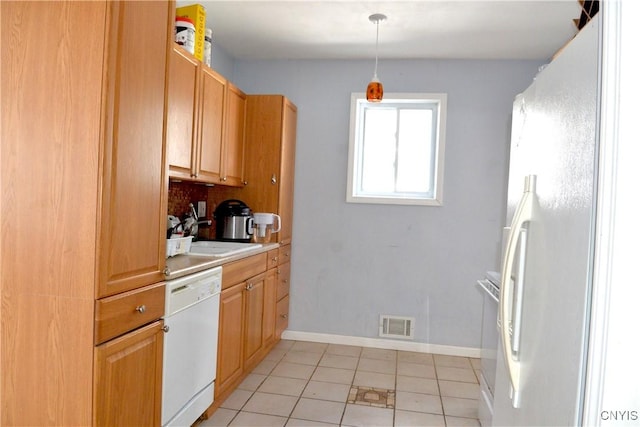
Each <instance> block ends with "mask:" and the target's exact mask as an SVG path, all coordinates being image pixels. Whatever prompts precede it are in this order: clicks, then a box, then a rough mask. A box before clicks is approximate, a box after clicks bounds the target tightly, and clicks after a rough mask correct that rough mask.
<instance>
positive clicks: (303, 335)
mask: <svg viewBox="0 0 640 427" xmlns="http://www.w3.org/2000/svg"><path fill="white" fill-rule="evenodd" d="M282 339H285V340H294V341H311V342H321V343H327V344H344V345H356V346H359V347H372V348H383V349H387V350H403V351H415V352H419V353H434V354H443V355H447V356H462V357H475V358H479V357H480V349H479V348H473V347H457V346H452V345H439V344H426V343H419V342H410V341H397V340H388V339H382V338H366V337H353V336H348V335H334V334H320V333H316V332H302V331H290V330H288V329H287V330H285V331H284V332H282Z"/></svg>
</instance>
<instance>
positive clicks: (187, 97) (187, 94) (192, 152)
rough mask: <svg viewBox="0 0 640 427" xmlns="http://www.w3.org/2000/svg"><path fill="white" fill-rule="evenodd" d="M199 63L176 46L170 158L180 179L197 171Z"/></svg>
mask: <svg viewBox="0 0 640 427" xmlns="http://www.w3.org/2000/svg"><path fill="white" fill-rule="evenodd" d="M138 19H139V17H138ZM198 65H199V62H198V61H197V60H196V59H195V58H194V57H193V56H191V55H189V54H188V53H187V52H185V51H184V50H183V49H182V48H181V47H180V46H178V45H174V46H173V49H172V50H171V56H170V63H169V85H168V86H169V87H168V94H167V96H168V101H167V161H168V163H169V176H173V177H176V178H187V179H193V178H195V177H196V174H197V171H196V168H195V165H196V154H197V151H196V147H197V137H198V135H197V132H196V130H197V129H198V126H199V124H198V102H199V99H198V92H199V83H200V82H199V76H200V71H199V70H200V69H199V67H198Z"/></svg>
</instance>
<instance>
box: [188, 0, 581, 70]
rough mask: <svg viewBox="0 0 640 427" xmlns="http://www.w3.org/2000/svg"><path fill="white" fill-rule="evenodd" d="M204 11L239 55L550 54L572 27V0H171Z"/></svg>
mask: <svg viewBox="0 0 640 427" xmlns="http://www.w3.org/2000/svg"><path fill="white" fill-rule="evenodd" d="M195 2H198V3H200V4H202V5H203V6H205V8H206V11H207V27H209V28H212V29H213V44H214V49H215V46H220V47H222V48H223V49H224V50H225V51H226V52H228V53H229V54H230V55H232V56H233V57H235V58H242V59H361V58H373V57H374V56H375V39H376V25H375V24H374V23H371V22H370V21H369V19H368V17H369V15H371V14H373V13H383V14H385V15H387V17H388V19H387V20H386V21H383V22H381V23H380V29H379V30H380V36H379V38H380V45H379V56H380V58H394V59H422V58H441V59H542V60H546V59H549V58H550V57H551V56H552V55H553V54H554V53H555V52H556V51H557V50H558V49H559V48H561V47H562V46H563V45H564V44H565V43H566V42H567V41H569V40H570V39H571V38H572V37H573V36H574V35H575V34H576V32H577V30H576V27H575V25H574V23H573V20H574V19H576V18H579V17H580V11H581V8H580V5H579V4H578V1H577V0H556V1H541V0H532V1H525V0H501V1H484V0H471V1H461V0H450V1H436V0H409V1H401V0H398V1H393V0H391V1H390V0H386V1H375V0H374V1H349V0H331V1H311V0H289V1H265V0H262V1H246V0H231V1H219V0H205V1H197V0H196V1H177V5H178V6H184V5H189V4H193V3H195Z"/></svg>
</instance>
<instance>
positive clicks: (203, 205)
mask: <svg viewBox="0 0 640 427" xmlns="http://www.w3.org/2000/svg"><path fill="white" fill-rule="evenodd" d="M206 216H207V202H205V201H204V200H200V201H199V202H198V218H205V217H206Z"/></svg>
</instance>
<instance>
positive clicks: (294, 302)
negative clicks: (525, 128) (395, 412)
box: [231, 60, 540, 347]
mask: <svg viewBox="0 0 640 427" xmlns="http://www.w3.org/2000/svg"><path fill="white" fill-rule="evenodd" d="M539 65H540V63H539V62H537V61H536V62H532V61H466V60H458V61H452V60H434V61H422V60H395V61H390V60H382V61H381V63H380V67H379V73H378V74H379V76H380V78H381V80H382V82H383V83H384V87H385V90H386V91H387V92H388V93H390V92H445V93H447V94H448V111H447V129H446V148H445V178H444V206H442V207H422V206H385V205H368V204H348V203H346V202H345V192H346V181H347V176H346V175H347V152H348V143H349V108H350V94H351V92H364V89H365V87H366V84H367V83H368V80H369V79H370V77H371V74H372V68H373V63H372V61H341V60H340V61H338V60H336V61H321V60H277V61H255V60H254V61H248V60H235V61H234V64H233V77H232V78H231V79H232V80H233V81H234V82H235V83H236V84H237V85H238V86H239V87H240V88H242V89H243V90H244V91H245V92H246V93H281V94H284V95H286V96H287V97H289V98H290V99H291V100H292V101H293V102H294V103H295V104H296V105H297V106H298V139H297V152H296V175H295V199H294V200H295V202H294V216H295V219H294V224H293V233H294V245H293V248H292V263H293V264H292V277H291V283H292V288H291V294H290V296H291V313H290V321H289V329H291V330H293V331H304V332H318V333H328V334H338V335H350V336H358V337H377V334H378V318H379V315H380V314H391V315H398V316H411V317H415V318H416V329H415V341H416V342H421V343H429V344H439V345H453V346H462V347H479V346H480V322H481V315H482V298H481V294H480V292H479V291H478V289H477V287H476V286H475V282H476V280H477V279H479V278H482V276H483V274H484V272H485V270H487V269H498V268H499V265H498V263H499V252H500V244H501V233H502V226H503V218H504V208H503V206H504V205H505V194H506V176H507V160H508V140H509V133H510V116H511V104H512V101H513V97H514V96H515V95H516V94H517V93H518V92H520V91H521V90H523V89H524V88H525V87H526V86H528V85H529V83H530V82H531V80H532V78H533V76H534V75H535V73H536V71H537V68H538V66H539Z"/></svg>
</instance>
